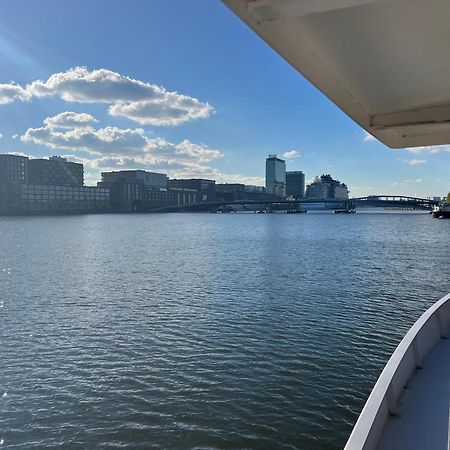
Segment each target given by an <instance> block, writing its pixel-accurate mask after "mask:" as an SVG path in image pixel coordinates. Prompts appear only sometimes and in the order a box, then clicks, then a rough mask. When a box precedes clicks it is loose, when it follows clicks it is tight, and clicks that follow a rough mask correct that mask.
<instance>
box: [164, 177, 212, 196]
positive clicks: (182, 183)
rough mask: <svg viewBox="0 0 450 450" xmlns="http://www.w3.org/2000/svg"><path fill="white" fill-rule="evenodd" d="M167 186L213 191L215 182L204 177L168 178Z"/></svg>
mask: <svg viewBox="0 0 450 450" xmlns="http://www.w3.org/2000/svg"><path fill="white" fill-rule="evenodd" d="M168 186H169V188H175V189H195V190H196V191H201V192H207V193H214V192H215V190H216V182H215V181H214V180H208V179H205V178H174V179H173V180H169V183H168Z"/></svg>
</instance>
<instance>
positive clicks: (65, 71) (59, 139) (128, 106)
mask: <svg viewBox="0 0 450 450" xmlns="http://www.w3.org/2000/svg"><path fill="white" fill-rule="evenodd" d="M0 69H1V70H0V133H1V135H2V138H1V139H0V152H2V153H7V152H18V153H23V154H26V155H30V156H34V157H42V156H50V155H54V154H60V155H67V156H69V157H70V158H71V159H73V160H77V161H82V162H84V163H85V171H86V181H87V182H88V183H89V184H94V183H95V182H96V181H98V180H99V173H100V172H101V171H102V170H110V169H116V170H117V169H121V168H123V169H125V168H135V167H142V168H146V169H148V170H155V171H160V172H166V173H168V174H169V175H170V176H179V177H180V176H185V177H195V176H197V177H213V178H216V179H217V180H219V181H222V182H247V183H251V184H263V176H264V164H265V157H266V156H267V154H269V153H276V154H278V155H283V154H285V153H287V155H288V156H291V157H289V158H287V159H286V161H287V168H288V170H303V171H304V172H305V174H306V178H307V179H312V178H313V177H314V176H316V175H320V174H322V173H330V174H331V175H332V176H333V177H335V178H337V179H340V180H341V181H343V182H345V183H347V184H348V185H349V188H350V191H351V195H355V196H358V195H365V194H387V193H392V194H405V195H420V196H430V195H443V194H445V193H446V192H447V191H448V189H449V188H450V164H449V163H450V152H449V147H443V148H438V149H430V148H428V149H419V150H416V151H415V152H412V151H410V150H391V149H389V148H387V147H386V146H384V145H383V144H381V143H379V142H378V141H373V140H372V141H371V140H365V139H364V138H365V136H366V135H365V132H364V131H363V130H362V129H361V128H360V127H359V126H358V125H356V124H355V123H354V122H353V121H352V120H351V119H349V118H348V117H347V116H346V115H345V114H344V113H343V112H341V111H340V110H339V109H338V108H337V107H336V106H335V105H334V104H332V103H331V102H330V101H329V100H328V99H327V98H326V97H324V96H323V95H322V94H321V93H320V92H318V91H317V90H316V89H315V88H314V87H313V86H312V85H311V84H310V83H309V82H308V81H306V80H305V79H304V78H303V77H302V76H301V75H299V74H298V73H297V72H296V71H295V70H294V69H292V68H291V67H290V66H289V64H288V63H286V62H285V61H284V60H283V59H282V58H281V57H279V56H278V55H277V54H276V53H275V52H274V51H273V50H272V49H270V48H269V47H268V46H267V45H266V44H265V43H264V42H262V41H261V40H260V39H259V38H258V37H257V36H256V35H255V34H254V33H253V32H252V31H250V30H249V29H248V28H247V27H246V26H245V25H244V24H243V23H242V22H241V21H240V20H239V19H238V18H237V17H236V16H234V15H233V14H232V13H231V12H230V11H229V10H228V9H227V8H226V7H225V6H224V5H223V4H222V3H220V2H219V1H216V0H196V1H186V0H151V1H149V0H133V1H125V0H120V1H119V0H96V1H88V0H78V1H76V2H75V1H70V2H69V1H66V2H62V1H56V0H52V1H49V0H47V1H45V0H44V1H42V0H41V1H39V2H30V1H22V0H13V1H12V0H5V1H3V2H2V15H1V17H0Z"/></svg>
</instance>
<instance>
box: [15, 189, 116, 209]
mask: <svg viewBox="0 0 450 450" xmlns="http://www.w3.org/2000/svg"><path fill="white" fill-rule="evenodd" d="M108 210H109V189H105V188H98V187H92V186H53V185H39V184H22V185H21V186H20V210H19V212H20V213H24V214H27V213H31V214H33V213H34V214H38V213H86V212H106V211H108Z"/></svg>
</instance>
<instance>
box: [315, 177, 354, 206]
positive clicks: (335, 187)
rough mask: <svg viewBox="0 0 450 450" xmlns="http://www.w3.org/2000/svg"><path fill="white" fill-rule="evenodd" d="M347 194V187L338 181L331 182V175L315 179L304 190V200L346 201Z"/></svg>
mask: <svg viewBox="0 0 450 450" xmlns="http://www.w3.org/2000/svg"><path fill="white" fill-rule="evenodd" d="M348 193H349V190H348V187H347V185H345V184H344V183H341V182H340V181H338V180H333V178H332V177H331V175H322V176H320V177H316V178H315V180H314V182H313V183H311V184H310V185H308V186H307V188H306V198H309V199H317V200H325V199H337V200H347V199H348Z"/></svg>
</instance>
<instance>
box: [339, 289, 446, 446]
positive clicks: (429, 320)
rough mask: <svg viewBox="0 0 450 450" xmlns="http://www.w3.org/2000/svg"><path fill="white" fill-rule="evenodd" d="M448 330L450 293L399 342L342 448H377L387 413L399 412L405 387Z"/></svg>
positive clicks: (428, 311) (426, 313)
mask: <svg viewBox="0 0 450 450" xmlns="http://www.w3.org/2000/svg"><path fill="white" fill-rule="evenodd" d="M449 333H450V294H448V295H446V296H445V297H443V298H442V299H441V300H439V301H438V302H436V303H435V304H434V305H433V306H431V308H429V309H428V310H427V311H426V312H425V313H424V314H423V315H422V316H421V317H420V318H419V320H417V322H416V323H415V324H414V325H413V326H412V327H411V329H410V330H409V331H408V333H407V334H406V336H405V337H404V338H403V340H402V341H401V342H400V344H399V346H398V347H397V349H396V350H395V352H394V353H393V355H392V356H391V358H390V360H389V361H388V363H387V364H386V366H385V368H384V370H383V372H382V373H381V375H380V377H379V378H378V381H377V383H376V384H375V387H374V388H373V390H372V393H371V394H370V396H369V398H368V400H367V402H366V404H365V406H364V408H363V410H362V412H361V415H360V416H359V419H358V421H357V422H356V425H355V427H354V428H353V432H352V434H351V436H350V438H349V440H348V442H347V445H346V446H345V450H372V449H373V450H375V449H376V448H377V445H378V443H379V440H380V438H381V436H382V434H383V430H384V428H385V426H386V423H387V421H388V419H389V417H390V416H391V415H392V414H393V415H395V414H397V413H398V403H399V399H400V397H401V395H402V393H403V390H404V387H405V386H406V384H407V383H408V381H409V380H410V379H411V377H412V376H413V374H414V372H415V371H416V369H417V367H420V366H421V365H422V361H423V360H424V358H425V357H426V355H427V354H428V353H429V352H430V350H431V349H432V348H433V347H434V346H435V345H436V344H438V343H439V342H440V340H441V339H442V337H443V336H445V337H447V336H448V335H449ZM424 370H426V369H424Z"/></svg>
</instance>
